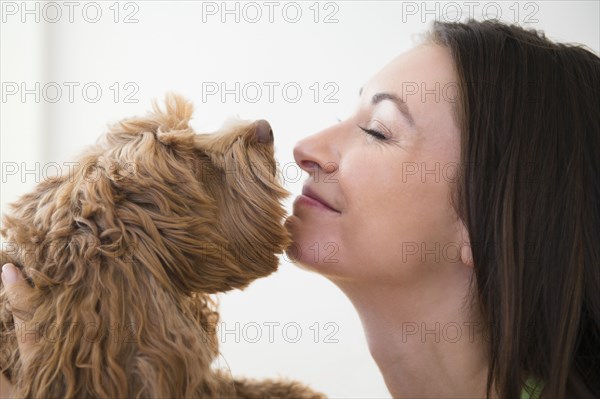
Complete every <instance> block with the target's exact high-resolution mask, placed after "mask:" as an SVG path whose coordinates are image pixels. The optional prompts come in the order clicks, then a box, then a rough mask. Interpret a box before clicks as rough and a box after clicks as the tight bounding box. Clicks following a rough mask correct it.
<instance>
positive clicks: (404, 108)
mask: <svg viewBox="0 0 600 399" xmlns="http://www.w3.org/2000/svg"><path fill="white" fill-rule="evenodd" d="M362 91H363V89H362V87H361V89H360V91H359V92H358V95H359V96H360V95H361V94H362ZM384 100H390V101H391V102H393V103H394V105H396V108H398V110H399V111H400V113H401V114H402V115H403V116H404V117H405V118H406V120H407V121H408V123H409V124H410V125H411V126H412V127H414V126H415V119H414V118H413V117H412V115H411V113H410V110H409V109H408V105H407V104H406V101H404V100H403V99H402V98H400V97H398V96H397V95H395V94H392V93H377V94H375V95H373V98H372V99H371V104H373V105H376V104H378V103H380V102H381V101H384Z"/></svg>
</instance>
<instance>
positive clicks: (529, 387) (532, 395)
mask: <svg viewBox="0 0 600 399" xmlns="http://www.w3.org/2000/svg"><path fill="white" fill-rule="evenodd" d="M542 388H544V382H543V381H541V380H538V379H537V378H535V377H529V378H528V379H527V381H526V382H525V386H524V387H523V389H522V390H521V399H538V398H539V397H540V393H541V392H542Z"/></svg>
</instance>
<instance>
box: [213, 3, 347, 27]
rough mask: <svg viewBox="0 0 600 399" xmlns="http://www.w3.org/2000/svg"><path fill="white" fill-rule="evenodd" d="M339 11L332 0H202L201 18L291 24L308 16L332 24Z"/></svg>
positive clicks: (337, 4)
mask: <svg viewBox="0 0 600 399" xmlns="http://www.w3.org/2000/svg"><path fill="white" fill-rule="evenodd" d="M339 11H340V6H339V3H337V2H333V1H327V2H320V1H315V2H304V1H301V2H295V1H286V2H280V1H263V2H256V1H247V2H246V1H244V2H242V1H220V2H217V1H203V2H202V22H203V23H207V22H221V23H227V22H232V23H249V24H255V23H259V22H265V23H274V22H286V23H291V24H295V23H298V22H300V21H302V20H310V21H312V22H314V23H325V24H336V23H338V22H339V19H338V14H339Z"/></svg>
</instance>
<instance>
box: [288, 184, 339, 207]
mask: <svg viewBox="0 0 600 399" xmlns="http://www.w3.org/2000/svg"><path fill="white" fill-rule="evenodd" d="M295 204H303V205H308V206H313V207H315V208H319V209H323V210H327V211H329V212H335V213H340V211H338V210H337V209H335V208H333V207H332V206H331V205H329V204H328V203H327V202H326V201H325V200H323V199H322V198H321V197H320V196H319V195H318V194H316V193H315V191H314V190H312V189H311V188H309V187H308V186H304V187H303V188H302V195H299V196H298V197H296V200H295V201H294V205H295Z"/></svg>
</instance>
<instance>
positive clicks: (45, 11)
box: [0, 1, 140, 24]
mask: <svg viewBox="0 0 600 399" xmlns="http://www.w3.org/2000/svg"><path fill="white" fill-rule="evenodd" d="M0 11H1V13H2V18H1V20H2V23H8V22H21V23H41V22H46V23H50V24H56V23H59V22H63V23H64V22H66V23H71V24H72V23H75V22H85V23H90V24H95V23H98V22H100V21H103V20H110V21H112V22H114V23H124V24H136V23H138V22H139V19H138V12H139V11H140V6H139V3H137V2H134V1H127V2H121V1H114V2H108V1H100V2H95V1H83V2H80V1H62V2H57V1H2V2H1V7H0Z"/></svg>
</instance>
